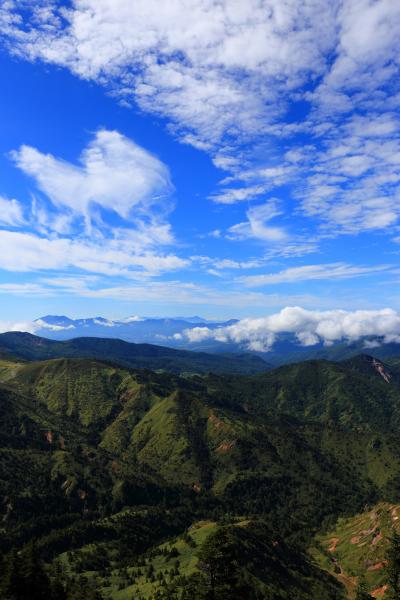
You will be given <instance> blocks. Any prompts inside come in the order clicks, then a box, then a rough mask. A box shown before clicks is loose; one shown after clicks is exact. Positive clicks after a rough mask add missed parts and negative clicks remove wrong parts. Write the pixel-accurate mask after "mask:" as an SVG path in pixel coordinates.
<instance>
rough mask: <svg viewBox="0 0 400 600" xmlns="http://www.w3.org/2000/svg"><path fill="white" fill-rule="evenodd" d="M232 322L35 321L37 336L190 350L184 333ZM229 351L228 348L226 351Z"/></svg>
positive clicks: (58, 317)
mask: <svg viewBox="0 0 400 600" xmlns="http://www.w3.org/2000/svg"><path fill="white" fill-rule="evenodd" d="M235 322H236V321H235V320H230V321H222V322H219V321H207V320H206V319H202V318H201V317H198V316H194V317H174V318H164V317H152V318H144V317H137V316H133V317H128V318H126V319H120V320H110V319H105V318H104V317H91V318H88V319H70V318H69V317H66V316H64V315H46V316H44V317H41V318H40V319H37V320H36V321H35V324H36V327H37V329H36V330H35V333H36V334H37V335H40V336H43V337H46V338H50V339H54V340H69V339H72V338H76V337H101V338H120V339H123V340H125V341H127V342H136V343H148V344H162V345H164V346H172V347H180V348H183V347H185V348H186V347H191V344H190V343H189V342H188V341H187V340H185V339H182V338H181V337H180V334H182V332H183V331H184V330H185V329H193V328H194V327H198V326H201V325H206V326H207V327H209V328H210V329H214V328H216V327H221V326H226V325H230V324H232V323H235ZM224 351H226V348H225V349H224Z"/></svg>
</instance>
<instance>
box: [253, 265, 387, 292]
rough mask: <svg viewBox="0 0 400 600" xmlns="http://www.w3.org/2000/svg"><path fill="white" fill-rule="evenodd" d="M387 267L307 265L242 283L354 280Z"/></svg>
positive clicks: (258, 284)
mask: <svg viewBox="0 0 400 600" xmlns="http://www.w3.org/2000/svg"><path fill="white" fill-rule="evenodd" d="M388 268H389V267H388V266H387V265H378V266H370V267H362V266H354V265H348V264H346V263H331V264H323V265H305V266H301V267H289V268H288V269H284V270H283V271H279V272H278V273H267V274H263V275H249V276H246V277H242V278H241V281H242V282H243V283H244V284H245V285H246V286H247V287H261V286H264V285H275V284H280V283H296V282H304V281H315V280H326V281H330V280H334V279H352V278H353V277H360V276H362V275H373V274H375V273H380V272H382V271H386V270H388Z"/></svg>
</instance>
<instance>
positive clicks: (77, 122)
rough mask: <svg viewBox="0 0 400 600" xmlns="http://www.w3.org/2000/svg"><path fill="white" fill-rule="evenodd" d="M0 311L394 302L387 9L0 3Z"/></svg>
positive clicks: (210, 310) (316, 4) (215, 313)
mask: <svg viewBox="0 0 400 600" xmlns="http://www.w3.org/2000/svg"><path fill="white" fill-rule="evenodd" d="M0 30H1V31H3V36H2V41H1V52H0V66H1V71H2V85H1V94H0V114H1V135H0V174H1V178H0V309H1V314H2V318H1V320H2V321H3V323H5V324H6V325H4V327H9V324H10V323H14V322H25V321H30V320H32V319H34V318H36V317H39V316H41V315H44V314H48V313H51V314H68V315H69V316H72V317H78V316H79V317H82V316H90V315H96V314H101V315H103V316H106V317H110V318H116V317H124V316H127V315H131V314H139V315H149V316H150V315H169V316H172V315H177V314H179V315H185V314H186V315H190V314H201V315H203V316H205V317H210V318H212V317H217V318H225V317H233V316H235V317H239V318H244V317H262V316H265V315H268V314H271V313H276V312H277V311H280V310H281V309H282V308H283V307H285V306H301V307H303V308H305V309H308V310H310V311H326V310H333V309H335V310H336V309H343V310H346V311H354V310H360V309H363V310H368V311H377V310H380V309H383V308H385V307H389V308H392V309H393V310H394V311H397V310H398V309H399V308H400V307H399V295H398V291H397V290H398V282H399V267H398V257H399V251H400V232H399V221H398V219H399V213H400V204H399V178H400V142H399V104H400V90H399V84H398V82H399V55H398V51H397V41H398V39H399V33H400V5H398V3H396V2H392V1H386V0H377V1H374V2H372V1H369V0H344V1H343V2H335V1H334V2H330V3H326V2H323V1H319V0H313V1H311V0H310V1H309V2H299V1H298V0H279V1H278V0H268V1H267V0H257V1H256V0H248V1H247V2H244V3H243V2H236V1H235V0H229V1H228V0H223V1H222V2H216V1H214V0H196V1H195V0H185V1H184V0H171V2H168V3H162V4H161V5H160V3H159V2H158V1H156V0H146V1H141V0H137V1H136V2H134V3H133V2H131V1H130V0H85V1H83V0H75V1H72V2H70V3H65V4H64V3H62V2H53V1H50V0H49V1H48V0H41V1H37V0H36V1H35V2H30V1H29V0H24V2H22V1H19V0H15V1H14V0H7V1H5V2H3V3H2V5H1V7H0Z"/></svg>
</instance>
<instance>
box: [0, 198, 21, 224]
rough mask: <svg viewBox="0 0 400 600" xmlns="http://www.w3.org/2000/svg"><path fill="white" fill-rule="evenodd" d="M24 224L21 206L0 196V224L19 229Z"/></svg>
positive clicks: (15, 201)
mask: <svg viewBox="0 0 400 600" xmlns="http://www.w3.org/2000/svg"><path fill="white" fill-rule="evenodd" d="M24 223H25V220H24V214H23V209H22V206H21V204H20V203H19V202H18V200H8V199H7V198H3V197H2V196H0V224H1V225H11V226H12V227H20V226H21V225H23V224H24Z"/></svg>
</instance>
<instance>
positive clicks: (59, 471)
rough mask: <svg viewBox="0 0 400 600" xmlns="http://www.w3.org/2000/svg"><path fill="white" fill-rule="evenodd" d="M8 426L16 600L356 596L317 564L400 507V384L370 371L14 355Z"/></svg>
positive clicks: (364, 366) (9, 532) (7, 535)
mask: <svg viewBox="0 0 400 600" xmlns="http://www.w3.org/2000/svg"><path fill="white" fill-rule="evenodd" d="M0 417H1V418H0V501H1V504H0V510H1V516H0V520H1V529H0V533H1V536H0V548H1V554H2V562H3V568H2V573H3V576H2V588H1V589H2V590H3V591H2V594H3V596H2V597H3V598H5V599H6V598H7V599H10V600H11V599H12V600H14V599H21V598H27V597H28V596H26V594H27V593H28V592H27V591H26V590H27V589H28V590H32V589H33V588H32V586H37V587H38V589H40V590H42V591H40V592H39V591H38V592H37V593H38V594H39V595H37V596H34V595H31V596H29V598H31V597H32V598H36V597H37V598H42V597H46V598H53V597H54V598H68V599H72V598H74V599H75V598H107V597H109V598H112V599H115V600H132V599H133V598H135V599H136V598H138V599H140V598H146V599H147V598H179V599H180V598H189V597H190V598H218V599H219V598H221V599H222V598H238V599H239V598H255V599H257V598H266V599H271V600H272V599H280V598H282V599H284V598H287V599H289V598H290V599H292V598H296V599H297V598H298V599H299V600H303V599H307V598H321V599H325V598H326V599H327V600H330V599H332V600H333V599H340V598H346V594H347V593H348V592H347V591H346V588H345V587H344V586H343V585H342V584H343V581H341V580H340V578H338V576H337V573H336V572H335V569H334V568H333V567H334V564H333V563H330V562H329V556H330V555H329V553H328V558H323V557H324V556H325V557H326V552H325V554H324V552H323V551H322V550H321V552H320V551H318V552H317V551H315V550H312V551H311V552H310V548H315V547H316V546H315V544H317V547H318V548H320V547H321V548H323V547H324V544H325V542H324V540H325V539H327V537H326V536H328V537H329V536H332V537H336V533H335V527H337V525H335V523H336V521H337V519H338V518H342V519H343V518H346V519H351V518H352V517H353V516H354V515H356V514H357V513H362V511H364V510H365V509H366V507H369V508H368V510H372V507H373V506H374V505H375V504H377V503H379V502H386V503H391V505H393V506H394V505H395V503H396V502H398V503H400V491H399V482H400V383H399V377H398V373H397V371H396V368H395V366H394V365H392V366H388V365H386V364H383V363H380V362H379V361H377V360H376V359H373V358H372V357H369V356H360V357H357V358H355V359H351V360H348V361H345V362H343V363H332V362H328V361H310V362H304V363H298V364H294V365H289V366H285V367H280V368H278V369H275V370H272V371H269V372H265V373H261V374H257V375H252V376H239V375H235V374H233V375H218V374H215V373H214V374H212V373H208V374H187V375H185V376H182V375H178V374H173V373H168V372H166V371H163V372H158V373H156V372H153V371H151V370H140V369H130V368H124V367H122V366H119V365H116V364H112V363H111V362H102V361H99V360H95V359H93V358H57V359H52V360H44V361H36V362H35V361H34V362H29V361H27V360H26V357H25V360H24V361H20V360H18V359H16V358H11V356H9V357H7V359H6V358H4V359H3V360H2V362H1V363H0ZM392 524H393V525H396V523H395V522H394V521H393V523H392ZM339 527H342V526H339ZM331 532H332V533H331ZM389 533H390V528H389V529H388V530H387V532H386V533H385V536H386V537H387V536H388V535H389ZM315 536H316V537H315ZM338 537H339V536H338ZM379 541H380V540H378V542H379ZM378 542H376V544H378ZM318 544H319V545H318ZM321 557H322V558H321ZM349 560H351V558H349ZM368 560H369V558H368V557H366V558H365V560H364V555H363V550H362V548H361V549H360V552H359V553H358V554H357V561H356V562H355V563H354V565H353V566H352V567H351V569H352V573H353V575H352V576H353V577H354V578H355V580H354V581H355V585H356V582H357V578H358V577H359V576H360V575H362V574H363V572H364V571H365V573H368V568H369V566H370V565H369V563H368ZM330 565H333V566H332V568H331V566H330ZM346 569H348V565H347V563H346ZM36 571H37V572H39V573H40V574H41V575H40V577H38V578H37V580H36V579H35V576H34V572H36ZM17 580H21V582H22V583H21V586H22V587H21V586H20V587H21V589H19V587H18V586H19V585H20V584H17ZM32 580H35V581H33V583H32ZM368 581H369V582H370V583H371V587H373V585H375V584H376V587H377V585H378V584H377V582H376V580H371V578H370V579H369V580H368ZM283 582H284V583H283ZM384 582H385V571H382V574H381V579H380V580H379V581H378V583H379V584H381V587H382V586H383V585H384V584H385V583H384ZM355 585H354V586H353V587H354V589H355ZM24 586H25V588H24ZM24 590H25V591H24ZM43 590H45V591H44V592H43ZM29 593H31V594H33V592H32V591H30V592H29ZM35 593H36V592H35ZM24 594H25V595H24ZM40 594H42V595H40ZM43 594H44V595H43ZM349 597H351V596H349Z"/></svg>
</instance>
